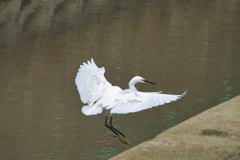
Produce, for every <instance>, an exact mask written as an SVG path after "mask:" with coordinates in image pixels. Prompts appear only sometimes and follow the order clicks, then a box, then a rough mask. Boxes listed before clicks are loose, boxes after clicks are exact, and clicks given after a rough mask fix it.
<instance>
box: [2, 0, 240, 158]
mask: <svg viewBox="0 0 240 160" xmlns="http://www.w3.org/2000/svg"><path fill="white" fill-rule="evenodd" d="M239 19H240V1H239V0H229V1H224V0H212V1H207V0H204V1H193V0H190V1H189V0H188V1H187V0H181V1H179V0H170V1H163V0H158V1H156V0H148V1H144V0H143V1H121V0H113V1H105V0H99V1H91V0H55V1H48V0H35V1H31V0H1V1H0V88H1V90H0V141H1V144H0V159H68V160H71V159H91V160H92V159H107V158H110V157H112V156H114V155H116V154H119V153H121V152H123V151H125V150H126V149H129V148H131V147H129V146H127V145H124V144H122V143H121V142H120V141H119V140H118V139H115V138H113V135H114V134H113V133H112V132H111V131H109V130H108V129H107V128H106V127H105V126H104V118H105V113H104V114H100V115H96V116H85V115H83V114H82V112H81V107H82V106H83V104H82V102H81V101H80V98H79V95H78V92H77V89H76V86H75V83H74V81H75V76H76V73H77V70H78V68H79V65H80V64H82V63H83V62H86V61H87V60H90V58H93V59H94V60H95V62H96V64H97V65H98V66H99V67H102V66H104V67H105V69H106V73H105V76H106V79H107V80H108V81H109V82H110V83H112V84H113V85H117V86H120V87H121V88H122V89H125V88H128V85H127V84H128V82H129V80H130V79H131V78H132V77H133V76H136V75H140V76H142V77H144V78H146V79H147V80H149V81H153V82H155V83H157V85H156V86H155V85H150V84H138V85H137V88H138V90H141V91H163V92H164V93H169V94H181V93H183V92H184V91H185V90H186V89H187V90H188V94H187V95H186V96H185V97H184V98H182V99H181V100H178V101H176V102H173V103H170V104H166V105H164V106H158V107H155V108H152V109H150V110H145V111H141V112H138V113H134V114H127V115H114V122H113V123H114V126H115V127H116V128H118V129H119V130H120V131H122V132H123V133H125V134H126V135H127V137H128V139H129V141H130V143H131V144H132V145H133V146H135V145H138V144H139V143H141V142H143V141H146V140H149V139H151V138H154V137H155V136H156V135H157V134H159V133H160V132H162V131H164V130H166V129H168V128H170V127H172V126H174V125H177V124H179V123H181V122H183V121H184V120H186V119H188V118H190V117H192V116H194V115H196V114H198V113H201V112H202V111H204V110H207V109H209V108H211V107H213V106H214V105H217V104H219V103H222V102H224V101H226V100H229V99H230V98H233V97H234V96H237V95H239V94H240V91H239V88H240V87H239V77H240V70H239V68H240V63H239V60H240V45H239V44H240V21H239ZM196 125H197V124H196Z"/></svg>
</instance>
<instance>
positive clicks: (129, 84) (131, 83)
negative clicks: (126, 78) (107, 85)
mask: <svg viewBox="0 0 240 160" xmlns="http://www.w3.org/2000/svg"><path fill="white" fill-rule="evenodd" d="M135 84H136V83H133V82H131V81H130V82H129V83H128V86H129V89H132V90H137V88H136V87H135V86H134V85H135Z"/></svg>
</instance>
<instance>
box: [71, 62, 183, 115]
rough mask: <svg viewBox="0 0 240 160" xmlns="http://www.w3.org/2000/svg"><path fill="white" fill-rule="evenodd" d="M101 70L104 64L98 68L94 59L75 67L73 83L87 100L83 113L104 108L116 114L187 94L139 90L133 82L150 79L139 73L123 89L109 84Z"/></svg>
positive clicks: (160, 103) (158, 103) (95, 111)
mask: <svg viewBox="0 0 240 160" xmlns="http://www.w3.org/2000/svg"><path fill="white" fill-rule="evenodd" d="M104 73H105V69H104V67H102V68H98V67H97V66H96V64H95V63H94V61H93V59H91V62H90V61H88V62H87V64H86V63H83V65H81V66H80V68H79V70H78V73H77V76H76V79H75V83H76V85H77V89H78V91H79V94H80V97H81V100H82V102H83V103H86V104H87V105H86V106H83V108H82V112H83V113H84V114H85V115H96V114H99V113H102V110H103V109H106V110H110V113H115V114H127V113H133V112H139V111H141V110H145V109H149V108H152V107H155V106H159V105H163V104H164V103H170V102H171V101H175V100H177V99H180V98H181V97H182V96H184V95H185V94H186V91H185V92H184V93H183V94H182V95H169V94H162V93H161V92H140V91H138V90H137V89H136V88H135V86H134V85H135V84H136V83H145V82H148V83H152V82H149V81H147V80H145V79H144V78H142V77H140V76H136V77H134V78H133V79H132V80H131V81H130V82H129V83H128V85H129V89H125V90H122V89H121V88H119V87H118V86H112V84H111V83H109V82H108V81H107V80H106V78H105V77H104ZM152 84H155V83H152Z"/></svg>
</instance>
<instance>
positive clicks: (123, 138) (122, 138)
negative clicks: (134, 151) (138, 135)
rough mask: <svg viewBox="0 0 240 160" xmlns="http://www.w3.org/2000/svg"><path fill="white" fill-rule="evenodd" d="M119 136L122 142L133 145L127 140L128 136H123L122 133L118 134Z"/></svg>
mask: <svg viewBox="0 0 240 160" xmlns="http://www.w3.org/2000/svg"><path fill="white" fill-rule="evenodd" d="M117 137H118V138H119V140H120V141H121V142H122V143H124V144H126V145H129V146H131V144H130V143H129V142H128V140H127V137H123V136H122V135H120V134H119V135H117Z"/></svg>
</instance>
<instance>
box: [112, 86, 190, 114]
mask: <svg viewBox="0 0 240 160" xmlns="http://www.w3.org/2000/svg"><path fill="white" fill-rule="evenodd" d="M185 94H186V91H185V92H184V93H183V94H182V95H170V94H160V93H157V92H138V91H136V92H129V91H127V92H126V91H125V90H124V91H122V92H120V93H119V95H118V96H116V97H117V98H116V99H115V102H114V105H112V106H110V107H107V109H111V111H110V112H111V113H116V114H127V113H133V112H139V111H141V110H145V109H149V108H152V107H155V106H159V105H163V104H164V103H170V102H171V101H175V100H177V99H180V98H181V97H182V96H184V95H185Z"/></svg>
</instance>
